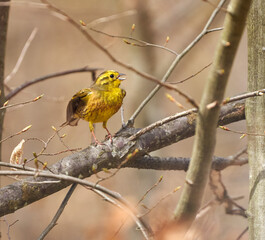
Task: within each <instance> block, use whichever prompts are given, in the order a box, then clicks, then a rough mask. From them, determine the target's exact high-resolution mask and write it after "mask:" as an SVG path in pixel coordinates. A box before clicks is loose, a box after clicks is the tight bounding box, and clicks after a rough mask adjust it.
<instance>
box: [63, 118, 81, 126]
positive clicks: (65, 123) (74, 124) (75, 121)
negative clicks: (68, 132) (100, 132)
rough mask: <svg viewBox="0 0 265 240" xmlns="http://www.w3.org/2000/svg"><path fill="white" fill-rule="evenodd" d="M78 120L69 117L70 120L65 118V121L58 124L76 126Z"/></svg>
mask: <svg viewBox="0 0 265 240" xmlns="http://www.w3.org/2000/svg"><path fill="white" fill-rule="evenodd" d="M78 121H79V118H71V119H70V120H67V121H66V122H64V123H63V124H62V125H60V127H65V126H67V125H70V126H77V124H78Z"/></svg>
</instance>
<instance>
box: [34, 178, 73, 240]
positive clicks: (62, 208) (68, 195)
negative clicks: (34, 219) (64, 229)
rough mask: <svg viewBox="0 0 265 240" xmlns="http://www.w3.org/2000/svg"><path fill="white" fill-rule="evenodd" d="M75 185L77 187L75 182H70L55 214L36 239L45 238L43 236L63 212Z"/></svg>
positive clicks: (41, 239)
mask: <svg viewBox="0 0 265 240" xmlns="http://www.w3.org/2000/svg"><path fill="white" fill-rule="evenodd" d="M76 187H77V184H76V183H74V184H72V186H71V187H70V189H69V191H68V192H67V194H66V196H65V197H64V199H63V201H62V203H61V205H60V207H59V209H58V210H57V212H56V214H55V215H54V217H53V219H52V220H51V222H50V223H49V225H48V226H47V227H46V228H45V229H44V231H43V232H42V233H41V235H40V236H39V238H38V240H43V239H44V238H45V236H46V235H47V234H48V233H49V232H50V231H51V230H52V229H53V228H54V227H55V226H56V224H57V221H58V219H59V217H60V216H61V214H62V213H63V210H64V208H65V206H66V204H67V203H68V201H69V199H70V197H71V196H72V194H73V192H74V190H75V189H76Z"/></svg>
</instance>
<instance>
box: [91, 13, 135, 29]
mask: <svg viewBox="0 0 265 240" xmlns="http://www.w3.org/2000/svg"><path fill="white" fill-rule="evenodd" d="M135 14H137V11H136V10H135V9H132V10H128V11H124V12H121V13H117V14H113V15H111V16H107V17H102V18H98V19H96V20H94V21H92V22H90V23H88V24H86V26H88V27H93V26H95V25H98V24H100V23H106V22H110V21H113V20H117V19H120V18H123V17H128V16H132V15H135Z"/></svg>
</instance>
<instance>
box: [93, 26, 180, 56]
mask: <svg viewBox="0 0 265 240" xmlns="http://www.w3.org/2000/svg"><path fill="white" fill-rule="evenodd" d="M89 29H90V30H91V31H94V32H96V33H100V34H103V35H105V36H108V37H111V38H120V39H123V42H125V43H126V44H129V45H131V46H136V47H154V48H160V49H163V50H166V51H168V52H170V53H172V54H174V55H176V56H178V53H177V52H175V51H174V50H172V49H170V48H167V47H165V46H161V45H157V44H153V43H148V42H146V41H143V40H140V39H136V38H133V37H127V36H118V35H112V34H109V33H105V32H103V31H100V30H97V29H94V28H89ZM127 40H131V41H133V42H129V41H127Z"/></svg>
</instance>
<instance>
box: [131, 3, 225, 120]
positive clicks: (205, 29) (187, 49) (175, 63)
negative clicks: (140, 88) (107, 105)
mask: <svg viewBox="0 0 265 240" xmlns="http://www.w3.org/2000/svg"><path fill="white" fill-rule="evenodd" d="M224 2H225V0H222V1H220V3H219V4H218V6H217V7H216V9H214V11H213V13H212V15H211V16H210V18H209V20H208V22H207V23H206V25H205V26H204V28H203V30H202V31H201V33H200V34H199V35H198V36H197V37H196V38H195V39H194V40H193V41H192V42H191V43H190V44H189V45H188V46H187V47H186V48H185V49H184V50H183V51H182V52H181V53H180V54H179V55H178V56H177V57H176V58H175V60H174V61H173V62H172V64H171V66H170V67H169V68H168V70H167V72H166V73H165V75H164V77H163V78H162V80H161V82H166V81H167V79H168V78H169V76H170V75H171V73H172V72H173V70H174V69H175V68H176V66H177V65H178V63H179V62H180V60H181V59H182V58H183V57H184V56H185V55H186V54H187V53H188V52H189V51H190V50H191V49H192V48H193V47H194V46H195V45H196V44H197V43H198V42H199V41H200V40H201V39H202V37H203V36H204V35H205V34H207V31H208V28H209V26H210V25H211V23H212V22H213V20H214V18H215V17H216V15H217V14H218V12H219V11H220V10H221V8H222V6H223V4H224ZM160 88H161V85H158V86H156V87H155V88H154V89H153V90H152V92H151V93H150V94H149V95H148V96H147V97H146V98H145V99H144V101H143V102H142V103H141V104H140V106H139V107H138V108H137V109H136V111H135V112H134V113H133V115H132V116H131V117H130V119H129V121H128V124H132V123H133V122H134V119H135V118H136V117H137V116H138V114H139V113H140V112H141V111H142V109H143V108H144V107H145V105H146V104H147V103H148V102H149V101H150V100H151V99H152V97H153V96H154V95H155V94H156V93H157V91H158V90H159V89H160Z"/></svg>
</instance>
